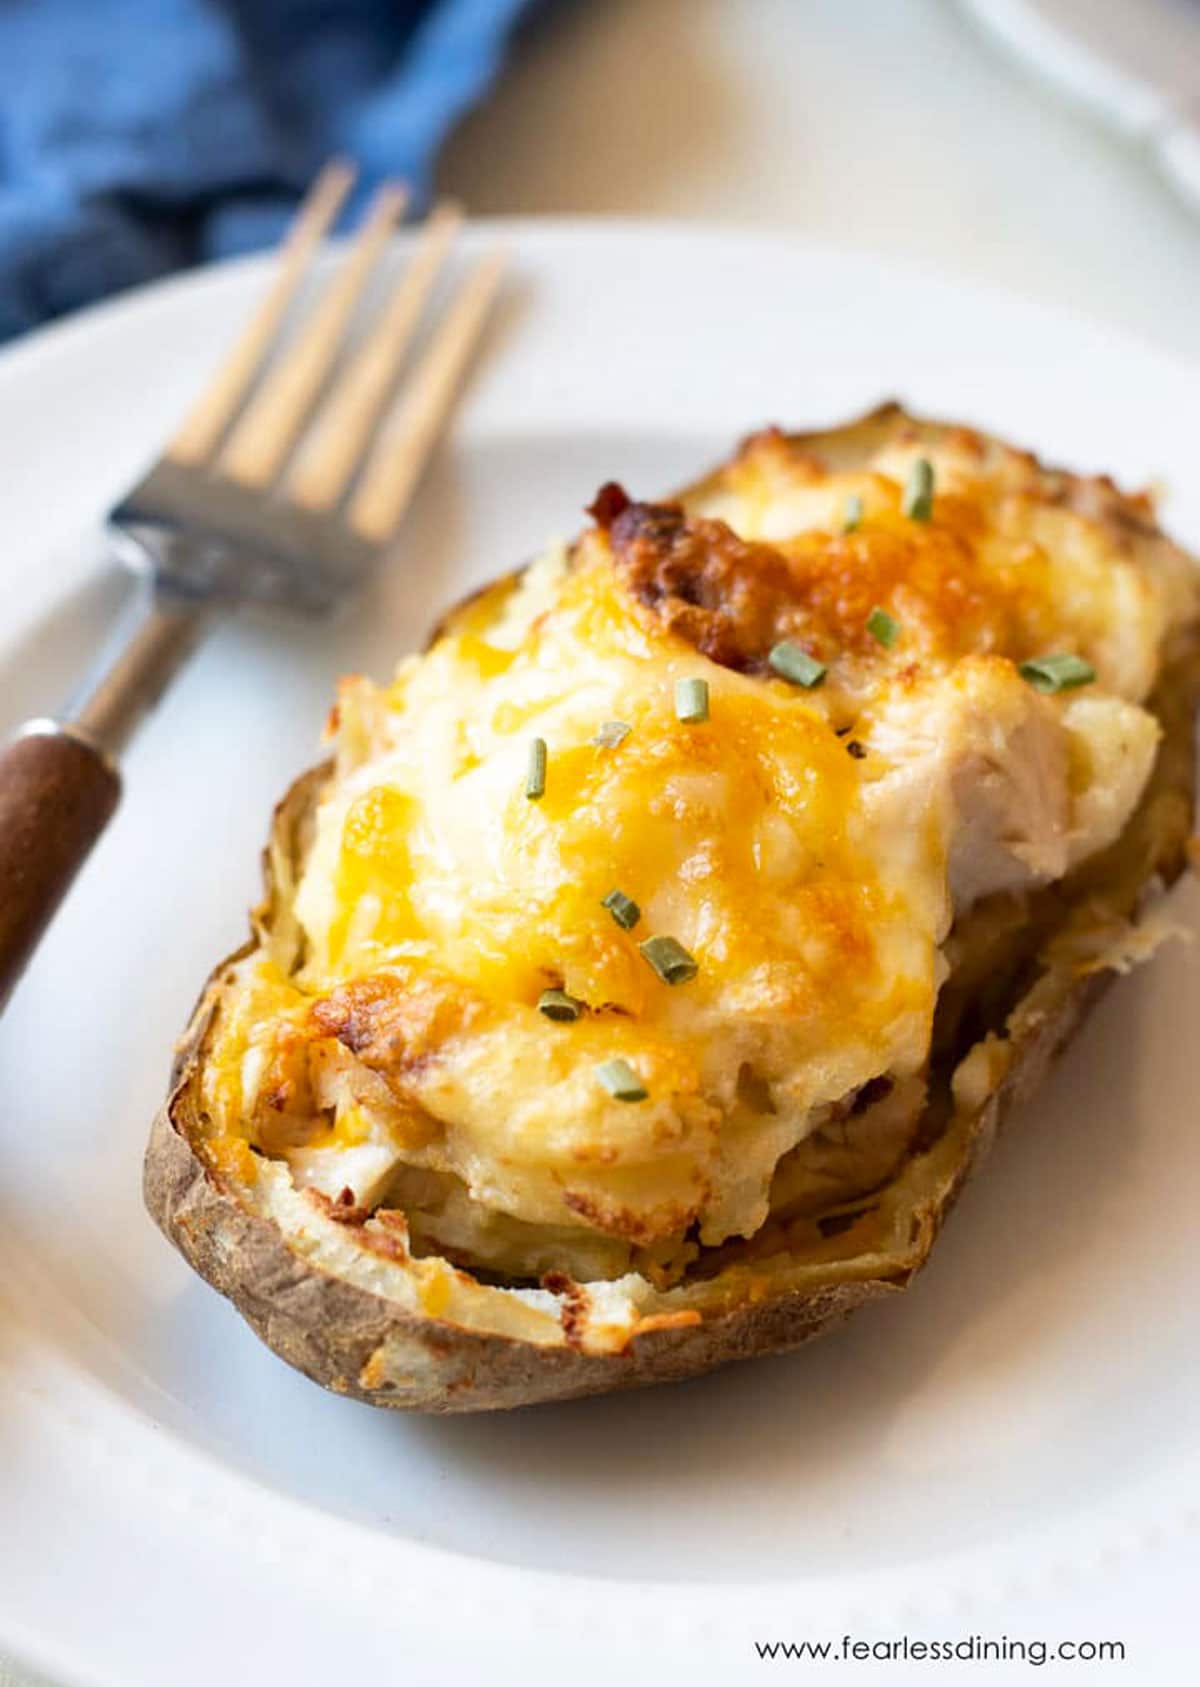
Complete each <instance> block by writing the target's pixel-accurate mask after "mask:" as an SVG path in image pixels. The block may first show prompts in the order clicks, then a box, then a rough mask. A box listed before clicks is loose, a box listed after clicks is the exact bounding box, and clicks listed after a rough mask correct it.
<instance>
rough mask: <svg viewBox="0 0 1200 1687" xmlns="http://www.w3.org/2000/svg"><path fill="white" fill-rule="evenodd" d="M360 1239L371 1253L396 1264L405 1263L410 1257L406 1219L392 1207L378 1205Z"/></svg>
mask: <svg viewBox="0 0 1200 1687" xmlns="http://www.w3.org/2000/svg"><path fill="white" fill-rule="evenodd" d="M362 1241H363V1244H364V1246H366V1247H368V1248H370V1250H371V1252H372V1253H374V1254H378V1255H379V1256H380V1258H381V1259H390V1260H392V1261H393V1262H394V1263H395V1264H396V1265H407V1264H408V1262H409V1260H410V1259H411V1258H412V1255H411V1253H410V1252H409V1248H408V1220H407V1219H406V1218H405V1216H404V1214H403V1213H402V1212H397V1211H396V1210H395V1209H394V1208H393V1207H380V1208H379V1209H378V1210H377V1211H376V1213H375V1214H374V1219H373V1222H372V1224H371V1225H370V1226H369V1228H367V1229H366V1230H364V1231H363V1233H362Z"/></svg>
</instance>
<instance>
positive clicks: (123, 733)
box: [65, 591, 210, 761]
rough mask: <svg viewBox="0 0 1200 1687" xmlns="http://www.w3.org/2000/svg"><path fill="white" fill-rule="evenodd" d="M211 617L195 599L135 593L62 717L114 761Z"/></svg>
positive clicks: (193, 645)
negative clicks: (124, 616) (128, 607)
mask: <svg viewBox="0 0 1200 1687" xmlns="http://www.w3.org/2000/svg"><path fill="white" fill-rule="evenodd" d="M209 620H210V614H209V612H208V611H207V610H206V609H205V608H203V607H201V606H200V605H197V604H194V603H190V602H187V601H185V600H183V599H176V600H172V599H170V598H168V597H166V596H164V595H162V594H160V593H155V592H151V591H147V592H145V593H143V594H140V595H139V598H138V600H137V602H136V604H135V605H134V606H133V608H132V610H131V611H130V613H129V614H128V615H127V616H126V619H125V622H124V624H123V625H122V626H121V627H119V628H118V629H117V633H116V635H115V637H114V639H113V641H112V643H111V644H110V646H109V647H108V649H107V650H106V651H105V653H104V655H103V656H102V657H101V659H100V661H99V663H98V664H97V666H96V668H95V669H94V670H93V671H92V673H91V674H90V675H89V676H88V678H87V679H86V680H85V682H84V684H83V685H82V686H81V687H80V689H79V691H78V692H76V693H75V695H74V696H73V697H72V698H71V700H70V702H69V703H68V705H67V708H66V711H65V719H66V721H67V723H68V724H69V725H70V726H71V727H72V728H73V729H75V730H77V731H78V733H79V734H80V736H82V737H84V738H85V739H86V740H87V741H88V742H89V743H91V744H93V745H94V746H95V747H96V748H97V749H99V750H101V751H103V752H104V754H105V755H107V756H108V757H110V758H111V759H112V760H113V761H115V760H116V759H117V757H118V756H119V755H120V753H121V751H122V750H123V749H124V748H125V746H126V744H127V743H128V742H129V740H130V738H131V737H132V736H133V733H134V731H135V730H136V728H137V727H138V725H139V724H140V722H141V721H142V720H143V719H144V718H145V716H146V715H147V714H149V712H150V710H151V709H152V708H153V707H154V705H155V704H156V703H157V702H158V700H159V698H160V697H161V696H162V694H163V692H164V691H165V690H166V688H167V685H168V684H169V682H170V680H171V679H172V677H173V676H174V675H175V674H176V673H177V672H178V670H179V669H180V668H181V667H182V665H183V663H184V662H185V661H186V660H187V658H188V656H189V655H190V654H191V652H192V650H193V649H194V648H195V646H196V644H197V643H198V641H199V639H200V638H201V636H202V635H203V633H204V631H205V629H206V627H207V625H208V622H209Z"/></svg>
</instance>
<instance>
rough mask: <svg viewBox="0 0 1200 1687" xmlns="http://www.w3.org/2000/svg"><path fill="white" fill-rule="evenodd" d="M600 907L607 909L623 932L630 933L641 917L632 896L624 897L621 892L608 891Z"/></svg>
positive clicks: (640, 911)
mask: <svg viewBox="0 0 1200 1687" xmlns="http://www.w3.org/2000/svg"><path fill="white" fill-rule="evenodd" d="M600 906H601V907H602V908H607V909H608V911H609V913H610V914H611V915H612V917H613V919H614V920H616V922H617V924H618V925H619V926H621V927H622V928H623V929H624V930H625V931H632V930H633V928H634V926H635V925H636V924H637V923H638V921H639V920H640V919H641V917H642V910H641V909H640V908H639V907H638V905H637V903H636V902H635V901H634V900H633V898H632V896H626V894H625V892H624V891H623V890H610V891H609V893H608V895H607V896H606V897H605V898H604V900H603V902H601V904H600Z"/></svg>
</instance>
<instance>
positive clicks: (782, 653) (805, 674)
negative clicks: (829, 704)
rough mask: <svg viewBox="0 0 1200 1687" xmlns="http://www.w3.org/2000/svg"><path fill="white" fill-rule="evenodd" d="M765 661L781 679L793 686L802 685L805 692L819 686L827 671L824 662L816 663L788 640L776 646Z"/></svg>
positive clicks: (804, 651) (805, 651)
mask: <svg viewBox="0 0 1200 1687" xmlns="http://www.w3.org/2000/svg"><path fill="white" fill-rule="evenodd" d="M767 661H768V662H769V663H770V664H771V666H772V668H774V670H775V672H776V673H777V674H779V675H780V676H781V677H782V678H783V679H786V680H791V682H792V684H793V685H802V686H803V687H804V688H805V690H806V691H811V690H812V689H813V688H814V686H818V685H820V683H821V681H822V680H823V679H824V678H825V675H826V672H827V671H828V670H827V669H826V667H825V664H824V662H818V661H817V659H816V657H815V656H810V655H809V654H808V651H807V650H802V649H801V648H800V646H799V645H798V644H793V643H792V640H791V639H790V638H785V639H784V640H783V642H782V644H777V645H776V646H775V648H774V649H773V650H772V652H771V654H770V655H769V656H768V657H767Z"/></svg>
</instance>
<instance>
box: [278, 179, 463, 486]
mask: <svg viewBox="0 0 1200 1687" xmlns="http://www.w3.org/2000/svg"><path fill="white" fill-rule="evenodd" d="M461 224H462V212H461V211H460V210H459V208H458V206H456V205H451V204H449V203H444V204H441V205H439V206H437V207H436V209H435V210H434V211H433V213H432V215H431V216H430V218H429V221H428V222H427V223H426V225H425V229H424V232H423V234H422V236H421V242H420V245H419V246H418V247H417V250H416V252H415V253H414V254H413V257H412V260H411V262H410V263H409V264H408V266H407V268H406V269H405V271H404V274H403V275H402V277H401V278H400V281H399V284H398V285H397V287H396V290H395V292H394V293H393V294H392V297H391V300H390V301H389V303H388V304H387V306H386V308H385V309H384V312H383V314H382V316H381V318H380V320H379V322H378V323H377V325H376V326H375V327H374V328H373V329H372V330H371V332H370V333H369V334H368V335H367V337H366V339H365V340H364V342H363V344H362V345H361V347H360V348H359V350H358V351H357V352H356V354H355V356H354V358H353V360H352V362H351V364H350V367H349V369H348V370H347V371H346V373H345V375H344V376H343V377H342V379H341V380H340V381H339V383H338V385H337V387H336V388H335V389H334V391H333V392H332V393H331V394H330V396H329V397H328V398H327V399H326V400H325V402H324V404H323V405H322V406H321V408H320V410H319V411H318V413H317V418H316V420H315V421H314V423H313V424H312V427H311V428H310V429H309V431H308V435H307V437H306V438H305V440H304V442H303V444H302V445H301V447H300V450H299V453H298V455H297V460H296V464H295V466H294V468H293V469H292V470H291V472H290V474H289V475H288V486H287V489H288V496H289V497H290V498H291V499H292V500H293V502H295V503H297V504H302V505H303V506H304V507H305V508H306V509H311V510H327V509H332V508H333V506H334V505H335V504H336V503H337V502H338V500H339V499H340V498H341V496H342V494H343V493H344V492H345V490H346V487H347V486H348V485H349V483H350V478H351V476H352V475H353V473H354V471H355V469H356V468H357V466H358V464H359V462H360V461H361V459H362V454H363V451H364V450H365V449H366V444H367V441H368V439H369V438H370V435H371V430H372V428H373V427H374V426H375V423H376V421H377V420H378V418H379V413H380V411H381V410H382V409H383V405H384V402H385V400H386V398H387V395H388V392H389V390H390V388H391V385H392V382H393V380H394V379H395V375H396V371H397V369H398V368H399V367H400V361H401V359H402V358H403V356H404V353H405V352H406V350H407V349H408V346H409V343H410V341H411V339H412V336H413V333H414V331H415V329H416V327H417V323H418V322H419V321H420V318H421V312H422V310H423V309H424V306H425V301H426V300H427V298H428V297H429V294H430V292H431V291H432V289H433V285H434V282H435V281H436V280H437V277H438V274H439V272H440V270H441V268H442V265H443V263H444V262H445V259H446V255H447V253H448V252H449V250H450V243H451V241H452V240H453V239H454V236H455V235H456V234H457V232H458V230H459V227H460V226H461Z"/></svg>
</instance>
